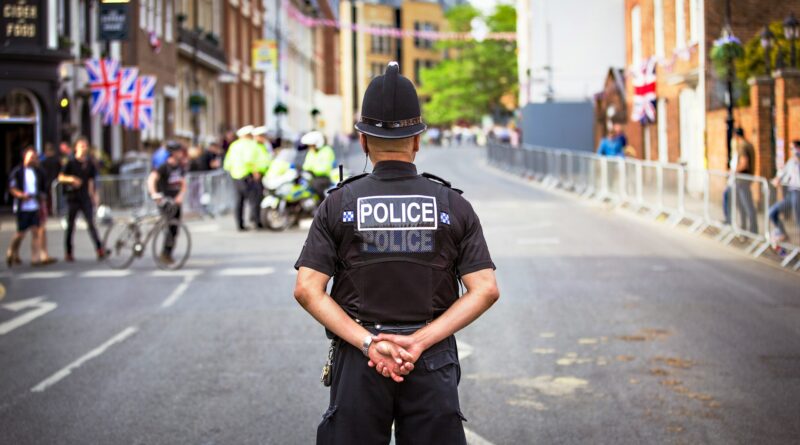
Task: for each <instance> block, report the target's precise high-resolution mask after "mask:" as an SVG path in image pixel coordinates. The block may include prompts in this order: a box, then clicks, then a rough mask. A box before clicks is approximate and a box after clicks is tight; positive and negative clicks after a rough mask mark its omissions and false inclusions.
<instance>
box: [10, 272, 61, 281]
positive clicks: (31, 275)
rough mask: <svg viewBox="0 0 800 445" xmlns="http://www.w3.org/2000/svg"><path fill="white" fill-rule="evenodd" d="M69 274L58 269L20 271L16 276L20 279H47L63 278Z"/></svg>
mask: <svg viewBox="0 0 800 445" xmlns="http://www.w3.org/2000/svg"><path fill="white" fill-rule="evenodd" d="M67 275H69V272H67V271H64V270H59V271H55V270H53V271H49V272H27V273H21V274H19V275H17V277H18V278H19V279H21V280H42V279H44V280H47V279H51V278H64V277H66V276H67Z"/></svg>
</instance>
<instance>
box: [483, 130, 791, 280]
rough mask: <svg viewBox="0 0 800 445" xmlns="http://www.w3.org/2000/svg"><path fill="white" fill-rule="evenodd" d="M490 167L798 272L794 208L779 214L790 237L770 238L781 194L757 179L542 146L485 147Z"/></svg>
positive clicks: (760, 179)
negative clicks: (706, 236) (767, 257)
mask: <svg viewBox="0 0 800 445" xmlns="http://www.w3.org/2000/svg"><path fill="white" fill-rule="evenodd" d="M487 152H488V161H489V163H490V164H491V165H494V166H497V167H500V168H503V169H505V170H508V171H511V172H513V173H516V174H520V175H523V176H526V177H528V178H530V179H533V180H535V181H537V182H540V183H542V185H544V186H545V187H550V188H561V189H564V190H568V191H572V192H574V193H577V194H579V195H581V196H583V197H587V198H593V199H598V200H603V201H608V202H611V203H613V204H615V205H620V206H626V207H628V208H631V209H633V210H635V211H639V212H644V213H648V214H650V215H652V217H653V218H663V219H666V220H667V221H668V222H669V223H671V224H672V225H674V226H677V225H680V224H684V225H687V226H688V227H689V229H690V230H691V231H692V232H705V233H710V234H713V235H714V236H715V238H716V239H717V240H719V241H720V242H722V243H725V244H734V243H735V244H737V245H741V246H742V247H743V248H744V249H745V251H746V252H747V253H749V254H752V255H753V256H755V257H758V256H761V255H763V254H764V253H765V252H766V251H767V250H768V249H769V248H770V247H771V246H773V247H776V248H780V249H782V250H783V252H782V253H783V257H782V265H783V266H784V267H789V266H790V265H792V263H794V266H793V269H794V270H800V221H797V217H796V216H795V215H797V214H798V213H797V212H796V211H795V210H794V209H793V208H792V209H790V210H789V211H786V212H784V213H783V214H782V215H781V217H782V218H783V219H782V220H783V221H784V225H785V226H786V229H787V235H788V241H787V242H782V243H773V242H772V237H771V235H770V234H771V232H772V231H773V230H774V227H772V224H771V221H770V220H769V209H770V207H771V206H772V205H774V204H775V202H777V201H778V200H779V199H778V198H780V199H782V192H781V191H778V193H776V191H775V189H774V188H773V187H771V185H770V184H769V182H768V181H767V180H766V179H765V178H762V177H758V176H751V175H742V174H735V175H731V174H730V173H727V172H720V171H714V170H693V169H689V168H687V167H686V166H684V165H681V164H666V163H660V162H653V161H643V160H638V159H626V158H621V157H619V158H616V157H606V156H599V155H597V154H594V153H589V152H582V151H573V150H563V149H553V148H548V147H536V146H528V145H526V146H523V147H522V148H515V147H512V146H509V145H502V144H489V145H488V147H487Z"/></svg>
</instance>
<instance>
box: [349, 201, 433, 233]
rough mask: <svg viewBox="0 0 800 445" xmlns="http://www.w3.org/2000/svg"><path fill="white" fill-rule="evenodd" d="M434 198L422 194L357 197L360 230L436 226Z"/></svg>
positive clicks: (428, 227)
mask: <svg viewBox="0 0 800 445" xmlns="http://www.w3.org/2000/svg"><path fill="white" fill-rule="evenodd" d="M436 215H437V211H436V198H434V197H433V196H422V195H401V196H368V197H364V198H358V203H357V206H356V219H357V223H358V230H359V231H370V230H388V231H394V230H436V229H437V227H438V220H437V219H436Z"/></svg>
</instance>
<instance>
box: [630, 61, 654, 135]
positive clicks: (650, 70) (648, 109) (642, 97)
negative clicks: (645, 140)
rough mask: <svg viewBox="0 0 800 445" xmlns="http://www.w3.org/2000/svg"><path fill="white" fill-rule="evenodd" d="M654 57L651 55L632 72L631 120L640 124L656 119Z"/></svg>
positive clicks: (649, 122) (652, 121)
mask: <svg viewBox="0 0 800 445" xmlns="http://www.w3.org/2000/svg"><path fill="white" fill-rule="evenodd" d="M656 64H657V61H656V58H655V57H651V58H649V59H647V60H645V61H644V62H642V64H641V65H639V66H638V67H634V68H633V70H632V72H633V111H632V113H631V120H632V121H634V122H640V123H642V124H652V123H654V122H655V121H656Z"/></svg>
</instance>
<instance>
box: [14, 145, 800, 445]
mask: <svg viewBox="0 0 800 445" xmlns="http://www.w3.org/2000/svg"><path fill="white" fill-rule="evenodd" d="M360 164H361V163H360V162H359V163H358V166H357V167H354V168H353V170H356V171H360V169H361V165H360ZM418 164H419V166H420V170H424V171H430V172H432V173H436V174H438V175H440V176H442V177H444V178H447V179H449V180H451V181H452V182H453V184H454V185H455V186H456V187H459V188H462V189H463V190H464V191H465V193H464V196H465V197H466V198H468V199H469V200H470V201H471V202H472V203H473V204H474V206H475V208H476V210H477V212H478V214H479V215H480V216H481V218H482V222H483V225H484V229H485V232H486V237H487V240H488V242H489V247H490V249H491V251H492V253H493V256H494V260H495V262H496V264H497V267H498V270H497V275H498V280H499V285H500V290H501V298H500V301H499V302H498V304H497V305H496V306H495V307H493V308H492V309H491V310H490V311H489V312H488V313H487V314H486V315H485V316H484V317H482V318H481V319H479V320H478V321H477V322H476V323H475V324H473V325H472V326H470V327H468V328H467V329H465V330H464V331H463V332H462V333H460V334H459V336H458V337H459V341H460V342H461V345H462V347H461V352H462V353H465V352H466V353H468V355H467V356H466V357H463V359H462V372H463V378H462V381H461V404H462V411H463V412H464V414H465V416H466V417H467V418H468V419H469V421H468V422H467V423H466V424H465V425H466V427H467V428H468V430H469V432H470V434H469V437H470V440H471V442H472V443H474V444H487V443H494V444H534V443H535V444H584V443H591V444H642V443H675V444H683V443H685V444H697V443H715V444H751V443H764V444H773V443H774V444H791V443H794V444H796V443H798V442H800V403H799V402H800V277H799V276H798V275H797V274H796V273H791V272H787V271H783V270H780V269H778V268H776V267H773V266H771V265H769V264H767V263H766V262H761V261H757V260H752V259H750V258H748V257H745V256H743V255H741V254H739V253H737V252H736V251H734V250H732V249H728V248H724V247H720V246H719V245H717V244H715V243H714V242H712V241H710V240H706V239H703V238H700V237H697V236H693V235H689V234H687V233H684V232H683V231H681V230H675V229H669V228H666V227H665V226H661V225H657V224H656V223H651V222H645V221H643V220H639V219H636V218H635V217H633V216H627V215H626V214H622V213H619V212H616V211H610V210H607V209H605V208H603V207H602V206H597V205H590V204H587V203H585V202H583V201H578V200H576V199H573V198H569V197H564V196H560V195H555V194H551V193H549V192H545V191H541V190H539V189H536V188H534V187H531V186H529V185H526V184H524V183H523V182H522V181H521V180H517V179H514V178H509V177H507V176H506V175H505V174H503V173H502V172H498V171H497V170H493V169H492V168H490V167H487V166H486V164H485V161H484V154H483V153H482V152H481V151H480V150H473V149H469V150H467V149H459V150H455V149H448V150H442V149H429V150H423V152H422V153H421V154H420V156H419V158H418ZM191 229H192V233H193V240H194V254H193V256H192V259H191V260H190V262H189V264H188V265H187V266H186V268H185V269H184V270H183V271H181V272H180V273H175V274H163V273H158V272H155V270H156V269H155V266H154V265H153V263H152V260H151V259H149V258H145V259H142V260H140V261H138V262H136V263H135V264H134V266H133V268H132V269H131V270H130V271H129V272H126V273H123V274H119V273H115V272H110V271H109V269H108V268H106V267H105V266H104V265H98V264H97V263H96V262H94V261H90V260H88V259H86V258H90V250H89V243H88V238H87V237H86V234H85V232H83V231H79V232H78V233H77V235H76V236H77V237H78V238H77V239H78V244H79V250H78V257H79V258H81V257H82V258H84V260H83V261H79V262H77V263H75V264H70V265H67V264H63V263H60V264H57V265H55V266H52V267H51V268H49V269H31V268H29V267H27V266H25V267H21V268H15V269H13V270H11V271H8V270H5V269H4V270H3V272H2V274H1V275H0V281H1V282H2V284H3V285H4V286H5V294H4V297H3V298H2V301H0V332H3V330H4V329H6V330H8V332H5V333H0V443H2V444H50V443H59V444H85V443H98V444H106V443H125V444H184V443H185V444H307V443H313V441H314V438H315V431H316V425H317V424H318V422H319V420H320V418H321V415H322V413H323V412H324V411H325V408H326V405H327V391H326V390H325V389H324V388H323V387H322V386H321V385H320V384H319V381H318V379H319V372H320V366H321V364H322V363H323V361H324V358H325V353H326V350H327V342H326V340H325V338H324V335H323V330H322V328H321V327H319V326H318V325H317V324H316V322H314V320H313V319H311V317H310V316H308V315H307V314H306V313H305V312H303V310H302V309H301V308H300V307H299V306H298V305H297V304H296V302H295V301H294V299H293V298H292V287H293V283H294V279H295V273H294V271H293V270H292V268H291V267H292V264H293V262H294V260H295V259H296V257H297V254H298V253H299V250H300V247H301V246H302V243H303V241H304V238H305V231H304V230H302V229H296V230H292V231H289V232H287V233H282V234H274V233H265V232H258V233H256V232H248V233H237V232H236V231H234V230H233V229H234V224H233V221H232V218H230V217H226V218H222V219H218V220H205V221H197V222H192V223H191ZM9 236H10V232H9V231H8V227H7V226H6V225H4V226H3V230H2V232H0V241H2V243H3V245H7V242H8V238H9ZM60 242H61V241H60V234H59V233H58V232H54V233H51V238H50V245H51V250H52V251H53V252H54V253H60V252H61V249H60ZM26 247H27V243H26ZM36 297H41V299H38V300H32V301H30V300H29V299H31V298H36ZM26 300H28V301H26ZM20 302H21V303H20ZM14 303H17V304H14ZM21 318H22V319H21ZM26 320H29V321H27V322H26V323H21V322H23V321H26ZM4 327H5V328H4ZM9 328H11V329H9Z"/></svg>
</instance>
